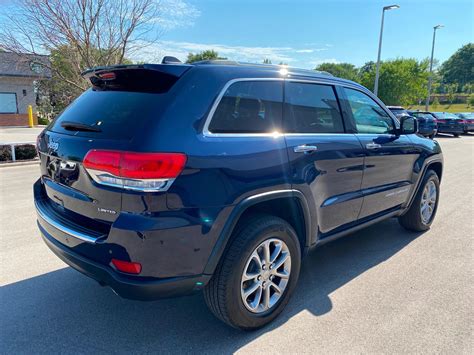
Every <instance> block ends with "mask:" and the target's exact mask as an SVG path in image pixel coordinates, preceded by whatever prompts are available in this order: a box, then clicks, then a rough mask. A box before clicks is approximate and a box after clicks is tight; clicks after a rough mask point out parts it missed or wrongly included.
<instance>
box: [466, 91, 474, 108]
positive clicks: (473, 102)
mask: <svg viewBox="0 0 474 355" xmlns="http://www.w3.org/2000/svg"><path fill="white" fill-rule="evenodd" d="M467 104H468V105H469V106H474V94H471V95H469V99H468V100H467Z"/></svg>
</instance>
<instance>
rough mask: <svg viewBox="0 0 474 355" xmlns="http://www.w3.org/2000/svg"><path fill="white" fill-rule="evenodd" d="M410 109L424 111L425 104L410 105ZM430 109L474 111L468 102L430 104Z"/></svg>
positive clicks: (439, 110) (436, 110) (437, 110)
mask: <svg viewBox="0 0 474 355" xmlns="http://www.w3.org/2000/svg"><path fill="white" fill-rule="evenodd" d="M408 110H413V111H415V110H420V111H424V110H425V105H420V106H419V105H415V106H409V107H408ZM430 111H432V112H473V111H474V107H473V106H469V105H468V104H452V105H449V104H448V105H444V104H440V105H436V106H433V105H430Z"/></svg>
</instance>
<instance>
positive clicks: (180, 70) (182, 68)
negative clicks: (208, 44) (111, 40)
mask: <svg viewBox="0 0 474 355" xmlns="http://www.w3.org/2000/svg"><path fill="white" fill-rule="evenodd" d="M190 68H192V65H190V64H125V65H111V66H104V67H95V68H91V69H87V70H85V71H83V72H82V73H81V76H82V77H83V78H84V79H89V80H90V79H91V78H92V77H94V76H96V77H99V74H104V73H108V72H118V71H125V70H126V71H128V70H150V71H153V72H160V73H163V74H168V75H171V76H174V77H176V78H179V77H180V76H181V75H183V74H184V73H185V72H186V71H188V70H189V69H190Z"/></svg>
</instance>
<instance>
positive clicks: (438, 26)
mask: <svg viewBox="0 0 474 355" xmlns="http://www.w3.org/2000/svg"><path fill="white" fill-rule="evenodd" d="M441 27H444V25H436V26H434V27H433V44H432V46H431V60H430V76H429V77H428V96H427V97H426V104H425V111H428V109H429V106H430V95H431V82H432V81H433V56H434V46H435V39H436V30H437V29H439V28H441Z"/></svg>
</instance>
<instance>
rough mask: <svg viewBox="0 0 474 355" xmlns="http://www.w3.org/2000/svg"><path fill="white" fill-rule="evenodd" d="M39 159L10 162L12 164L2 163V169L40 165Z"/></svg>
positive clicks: (0, 166) (0, 165) (0, 167)
mask: <svg viewBox="0 0 474 355" xmlns="http://www.w3.org/2000/svg"><path fill="white" fill-rule="evenodd" d="M39 162H40V161H39V159H34V160H23V161H15V162H10V163H0V169H2V168H9V167H15V166H24V165H35V164H38V165H39Z"/></svg>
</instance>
